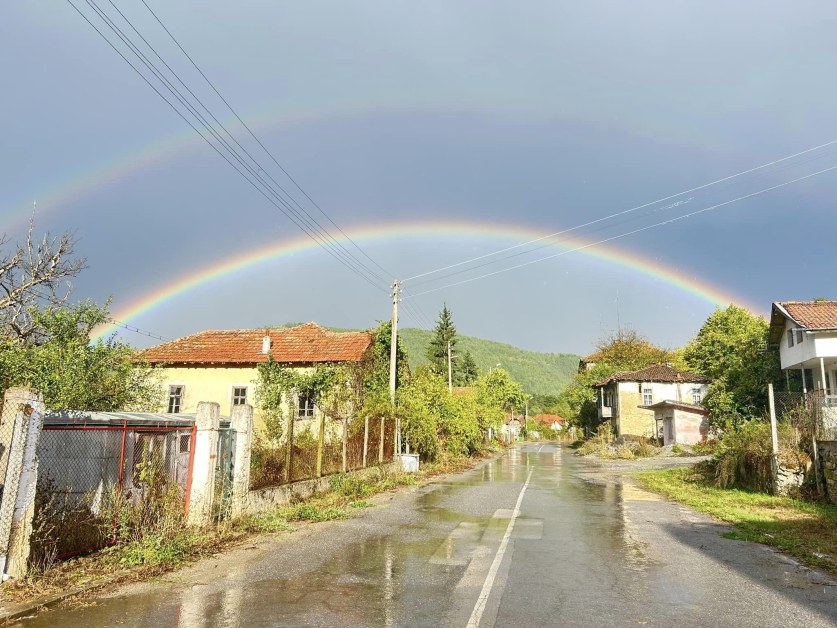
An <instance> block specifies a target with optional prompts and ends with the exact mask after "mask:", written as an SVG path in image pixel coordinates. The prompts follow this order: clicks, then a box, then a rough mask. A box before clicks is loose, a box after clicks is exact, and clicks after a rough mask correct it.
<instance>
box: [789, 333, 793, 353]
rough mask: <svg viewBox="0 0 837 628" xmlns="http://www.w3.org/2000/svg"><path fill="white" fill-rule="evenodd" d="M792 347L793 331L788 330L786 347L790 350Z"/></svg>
mask: <svg viewBox="0 0 837 628" xmlns="http://www.w3.org/2000/svg"><path fill="white" fill-rule="evenodd" d="M792 346H793V330H792V329H789V330H788V347H789V348H790V347H792Z"/></svg>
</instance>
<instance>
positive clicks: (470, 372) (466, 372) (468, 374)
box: [457, 351, 480, 386]
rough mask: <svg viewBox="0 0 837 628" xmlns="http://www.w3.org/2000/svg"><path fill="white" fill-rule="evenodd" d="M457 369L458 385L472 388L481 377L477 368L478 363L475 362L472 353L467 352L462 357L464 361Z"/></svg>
mask: <svg viewBox="0 0 837 628" xmlns="http://www.w3.org/2000/svg"><path fill="white" fill-rule="evenodd" d="M458 366H459V368H458V369H457V375H458V378H457V383H458V384H460V385H462V386H471V385H472V384H474V383H475V382H476V381H477V378H478V377H479V376H480V370H479V368H477V363H476V362H475V361H474V356H472V355H471V352H470V351H466V352H465V355H464V356H462V361H461V362H460V363H459V365H458Z"/></svg>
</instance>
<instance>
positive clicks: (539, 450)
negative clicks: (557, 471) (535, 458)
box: [538, 445, 546, 453]
mask: <svg viewBox="0 0 837 628" xmlns="http://www.w3.org/2000/svg"><path fill="white" fill-rule="evenodd" d="M544 447H546V445H541V448H540V449H538V453H541V449H543V448H544Z"/></svg>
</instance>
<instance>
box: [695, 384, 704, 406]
mask: <svg viewBox="0 0 837 628" xmlns="http://www.w3.org/2000/svg"><path fill="white" fill-rule="evenodd" d="M701 401H703V393H702V391H701V390H700V388H692V403H693V404H695V405H696V406H697V405H700V402H701Z"/></svg>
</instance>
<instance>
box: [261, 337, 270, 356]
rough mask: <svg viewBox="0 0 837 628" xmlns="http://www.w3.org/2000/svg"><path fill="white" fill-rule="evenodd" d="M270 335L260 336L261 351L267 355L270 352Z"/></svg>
mask: <svg viewBox="0 0 837 628" xmlns="http://www.w3.org/2000/svg"><path fill="white" fill-rule="evenodd" d="M270 344H271V343H270V336H265V337H264V338H262V353H264V354H265V355H267V354H268V353H270Z"/></svg>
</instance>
